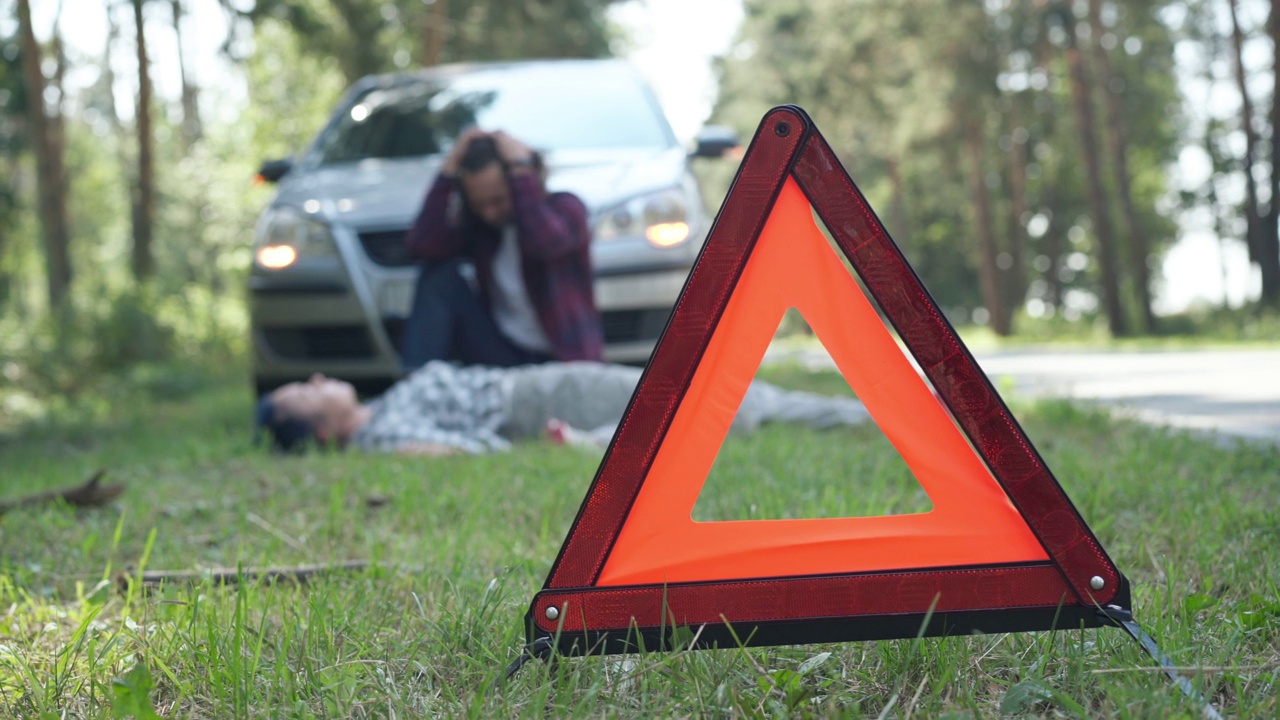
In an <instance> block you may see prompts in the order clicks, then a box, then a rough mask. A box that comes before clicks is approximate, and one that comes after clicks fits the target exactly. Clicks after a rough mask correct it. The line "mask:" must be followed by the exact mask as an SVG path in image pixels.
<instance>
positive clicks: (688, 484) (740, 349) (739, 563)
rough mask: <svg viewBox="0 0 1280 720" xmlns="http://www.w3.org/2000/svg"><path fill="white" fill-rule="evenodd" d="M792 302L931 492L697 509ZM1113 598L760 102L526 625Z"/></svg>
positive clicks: (977, 613)
mask: <svg viewBox="0 0 1280 720" xmlns="http://www.w3.org/2000/svg"><path fill="white" fill-rule="evenodd" d="M814 211H816V212H817V214H818V215H819V217H821V218H822V220H823V222H824V223H825V224H826V226H827V228H828V230H829V231H830V232H831V234H832V237H833V239H834V240H835V244H836V246H837V247H838V248H839V251H840V253H837V251H836V250H835V249H833V248H832V247H831V244H830V243H828V241H827V239H826V237H825V236H824V235H823V234H822V233H821V232H820V231H819V230H818V228H817V226H816V224H815V223H814V220H813V212H814ZM841 254H843V258H842V257H841ZM846 261H847V262H848V264H849V265H850V266H851V267H852V268H853V270H854V271H855V272H857V273H858V276H859V277H860V278H861V280H862V283H863V285H865V287H866V288H867V292H868V293H870V295H871V296H872V297H874V299H875V301H876V302H877V303H878V304H879V306H880V308H881V310H882V311H883V312H884V314H885V316H886V317H887V318H888V320H889V322H891V323H892V324H893V325H894V327H895V328H896V330H897V332H898V335H899V337H901V339H902V341H903V344H904V345H905V346H906V349H907V352H909V353H910V354H911V356H912V357H913V358H914V360H915V362H916V364H917V365H918V366H919V367H920V368H921V370H922V371H923V372H924V374H925V376H926V377H928V379H929V381H930V382H932V384H933V386H934V388H935V389H936V391H937V398H935V397H934V394H933V393H932V392H931V391H930V389H929V387H928V386H927V385H926V383H925V382H924V380H923V379H921V377H920V376H919V374H917V372H916V369H915V368H914V367H913V366H912V363H911V362H910V361H909V360H908V358H907V357H906V355H904V353H903V351H902V350H901V349H900V348H899V346H898V343H897V342H896V341H895V339H894V337H893V335H892V334H891V333H890V332H889V330H888V329H887V328H886V327H885V326H884V324H883V323H882V321H881V320H880V318H879V316H878V315H877V313H876V311H875V309H874V307H873V306H872V304H871V302H870V300H869V299H868V298H867V295H866V294H864V292H863V291H862V289H861V288H860V287H859V286H858V284H857V282H855V280H854V278H853V276H852V275H851V274H850V271H849V269H848V268H847V267H846V266H845V262H846ZM791 307H794V308H796V309H797V310H799V312H800V313H801V315H803V316H804V318H805V320H806V321H807V322H808V323H809V325H810V327H812V328H813V330H814V332H815V334H816V335H817V337H818V338H819V340H820V341H821V342H822V343H823V345H824V346H825V347H826V348H827V350H828V352H829V353H830V355H831V357H832V359H833V360H834V361H835V363H836V365H837V367H838V368H839V369H840V371H841V373H842V374H843V375H844V377H845V379H846V380H847V381H848V382H849V384H850V386H851V387H852V388H853V390H854V392H855V393H857V395H858V398H859V399H860V400H862V401H863V403H864V404H865V405H866V407H867V410H868V412H869V413H870V414H871V416H872V418H873V419H874V420H875V422H876V423H877V424H878V425H879V427H880V428H881V430H883V431H884V433H885V435H886V437H888V439H889V441H890V442H891V443H892V444H893V445H894V447H895V448H896V449H897V450H898V452H899V453H900V454H901V455H902V458H903V459H904V461H905V462H906V463H907V466H908V467H909V468H910V469H911V471H912V472H913V473H914V475H915V477H916V479H917V480H918V481H919V482H920V484H921V486H922V487H923V488H924V490H925V492H926V493H927V494H928V495H929V498H930V500H931V501H932V503H933V510H931V511H930V512H927V513H916V514H909V515H895V516H885V517H869V518H868V517H862V518H822V519H800V520H750V521H725V522H695V521H694V520H693V519H692V511H693V506H694V504H695V503H696V502H697V499H698V495H699V493H700V492H701V490H702V486H703V484H704V482H705V480H706V478H707V475H708V473H709V472H710V470H711V467H712V465H713V464H714V462H715V458H716V456H717V454H718V453H719V450H720V447H721V445H722V443H723V442H724V439H725V437H726V435H727V433H728V429H729V426H730V424H731V423H732V421H733V419H734V416H735V415H736V413H737V410H738V407H739V405H740V404H741V402H742V399H743V396H744V395H745V393H746V390H747V387H748V385H749V384H750V382H751V380H752V378H753V377H754V375H755V372H756V370H757V368H758V367H759V365H760V362H761V360H762V358H763V357H764V353H765V350H766V348H767V347H768V344H769V341H770V340H771V339H772V337H773V334H774V330H775V328H776V327H777V325H778V323H779V322H780V321H781V319H782V316H783V314H784V313H785V312H786V310H787V309H788V308H791ZM939 400H941V403H940V402H939ZM942 403H945V405H946V407H945V408H944V406H943V404H942ZM948 409H949V410H950V415H949V414H948ZM953 417H954V421H953V419H952V418H953ZM848 480H849V481H850V482H851V483H854V484H856V482H857V478H849V479H848ZM1115 603H1120V604H1122V605H1124V606H1127V604H1128V584H1127V581H1126V580H1125V579H1124V577H1123V575H1121V573H1120V572H1119V570H1118V569H1117V568H1116V566H1115V565H1114V563H1112V561H1111V560H1110V558H1108V557H1107V555H1106V553H1105V551H1104V550H1103V549H1102V547H1101V545H1100V544H1099V543H1098V541H1097V539H1096V538H1095V537H1094V536H1093V534H1092V532H1091V531H1090V530H1089V528H1088V527H1087V526H1086V525H1085V523H1084V521H1083V519H1082V518H1081V517H1080V515H1079V513H1078V512H1077V511H1076V510H1075V508H1074V506H1072V504H1071V502H1070V500H1069V499H1068V498H1067V496H1066V494H1065V493H1064V492H1063V491H1062V488H1061V487H1060V486H1059V485H1058V482H1057V480H1056V479H1054V477H1053V476H1052V474H1051V473H1050V472H1049V470H1048V468H1047V467H1046V466H1045V464H1044V462H1043V460H1042V459H1041V458H1040V456H1039V454H1038V453H1037V452H1036V451H1035V449H1034V448H1033V447H1032V446H1031V443H1030V442H1029V440H1028V439H1027V438H1026V435H1025V434H1024V433H1023V432H1022V430H1021V428H1020V427H1019V426H1018V423H1017V422H1016V420H1014V418H1013V416H1012V415H1011V413H1010V412H1009V410H1008V408H1007V407H1006V406H1005V404H1004V402H1003V401H1002V400H1001V399H1000V397H999V396H998V395H997V394H996V392H995V390H994V388H993V387H992V386H991V383H990V382H989V381H988V379H987V378H986V376H985V375H984V374H983V373H982V371H981V370H980V369H979V368H978V366H977V364H976V363H975V362H974V360H973V357H972V356H971V355H970V354H969V352H968V350H967V349H966V348H965V347H964V345H963V343H962V342H961V341H960V339H959V337H958V336H957V335H956V334H955V331H954V330H953V329H952V328H951V326H950V324H949V323H947V321H946V319H945V318H944V317H943V315H942V313H941V312H940V311H939V309H938V307H937V304H936V303H935V302H934V301H933V299H932V298H931V297H930V296H929V294H928V292H927V291H926V290H925V289H924V287H923V285H922V284H921V283H920V280H919V278H917V277H916V275H915V273H914V272H913V271H912V270H911V268H910V266H909V265H908V264H907V262H906V259H905V258H904V257H903V255H902V253H901V252H900V251H899V250H898V248H897V246H896V245H895V244H894V243H893V241H892V240H891V239H890V238H889V236H888V234H887V233H886V232H885V230H884V228H883V226H882V225H881V224H880V222H879V220H878V219H877V218H876V217H875V214H874V213H873V212H872V211H871V208H870V207H869V206H868V205H867V203H866V200H865V198H863V196H862V194H861V193H860V192H859V191H858V189H857V187H856V186H855V185H854V184H853V182H852V180H851V179H850V178H849V176H848V175H847V173H845V171H844V168H843V167H842V166H841V165H840V163H839V161H838V160H837V159H836V157H835V154H834V153H833V152H832V151H831V148H830V147H829V146H828V145H827V143H826V141H825V140H824V139H823V138H822V136H821V134H820V133H818V131H817V129H816V128H815V127H814V126H813V124H812V122H811V121H810V120H809V118H808V116H807V115H806V114H805V113H804V112H803V111H802V110H800V109H799V108H795V107H791V106H785V107H780V108H775V109H774V110H772V111H771V112H770V113H769V114H768V115H766V116H765V118H764V120H763V122H762V123H761V126H760V129H759V130H758V131H757V132H756V135H755V138H754V139H753V141H752V143H751V146H750V148H749V149H748V151H747V153H746V155H745V156H744V158H743V162H742V166H741V168H740V169H739V173H738V177H737V178H736V179H735V181H734V184H733V186H732V187H731V189H730V191H729V194H728V197H727V198H726V199H725V203H724V205H723V207H722V208H721V211H720V214H719V216H718V217H717V219H716V223H715V226H714V227H713V228H712V231H711V233H710V235H709V237H708V239H707V243H706V245H705V246H704V248H703V250H702V254H701V255H700V256H699V259H698V262H697V264H696V265H695V267H694V269H693V271H692V273H691V274H690V277H689V280H688V282H687V284H686V285H685V288H684V291H683V293H682V294H681V297H680V300H679V301H678V302H677V304H676V308H675V310H674V311H673V313H672V317H671V320H670V321H669V323H668V326H667V329H666V331H665V332H664V333H663V336H662V339H661V340H660V341H659V343H658V346H657V347H656V348H655V350H654V354H653V357H652V358H651V359H650V362H649V365H648V367H647V368H646V370H645V373H644V375H643V377H642V378H641V380H640V383H639V385H638V386H637V388H636V392H635V395H634V396H633V397H632V400H631V404H630V406H629V407H628V409H627V412H626V414H625V415H624V417H623V421H622V423H621V424H620V426H619V429H618V432H617V434H616V436H615V437H614V440H613V443H612V444H611V446H610V448H609V450H608V452H607V453H606V455H605V458H604V460H603V462H602V464H601V466H600V470H599V471H598V473H597V475H596V479H595V481H594V482H593V483H592V486H591V489H590V490H589V491H588V494H587V497H586V498H585V500H584V502H583V505H582V508H581V510H580V511H579V514H578V517H577V519H576V520H575V522H574V524H573V527H572V528H571V529H570V531H569V535H568V537H566V539H565V543H564V546H563V547H562V548H561V551H560V556H559V557H558V558H557V560H556V562H555V564H554V565H553V567H552V569H551V572H550V574H549V575H548V577H547V581H546V583H545V585H544V587H543V589H542V591H541V592H539V593H538V594H537V595H536V596H535V597H534V599H533V602H532V604H531V607H530V610H529V616H528V624H529V629H530V635H531V637H530V641H531V642H533V641H535V640H536V639H537V638H547V639H553V638H554V639H556V640H555V642H558V644H559V646H560V648H561V649H562V650H563V651H566V652H621V651H629V650H634V649H636V648H637V647H640V646H647V647H659V646H663V644H664V643H666V642H667V639H668V638H667V633H669V631H670V628H671V627H672V626H678V625H696V626H698V627H699V635H698V637H699V643H700V644H704V645H707V644H723V643H734V644H737V643H746V644H777V643H793V642H813V641H831V640H844V639H871V638H882V637H902V636H907V637H913V636H916V635H918V634H919V633H921V632H924V633H926V634H951V633H957V632H972V631H986V632H996V631H1013V630H1028V629H1044V628H1048V627H1051V626H1053V625H1055V624H1057V625H1059V626H1078V625H1081V624H1085V625H1091V626H1092V625H1100V624H1106V621H1105V619H1104V618H1103V617H1101V616H1099V615H1098V613H1097V612H1096V609H1097V607H1098V606H1100V605H1105V604H1115ZM653 643H656V645H655V644H653Z"/></svg>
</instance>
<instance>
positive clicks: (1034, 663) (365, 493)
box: [0, 366, 1280, 718]
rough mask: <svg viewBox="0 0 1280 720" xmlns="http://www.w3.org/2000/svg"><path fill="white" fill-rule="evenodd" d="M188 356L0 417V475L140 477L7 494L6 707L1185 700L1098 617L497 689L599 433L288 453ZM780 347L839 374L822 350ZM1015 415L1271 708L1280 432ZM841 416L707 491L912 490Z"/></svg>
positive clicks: (1097, 713) (188, 709) (944, 705)
mask: <svg viewBox="0 0 1280 720" xmlns="http://www.w3.org/2000/svg"><path fill="white" fill-rule="evenodd" d="M186 372H187V376H188V380H187V381H183V382H170V383H165V382H136V381H135V382H132V383H130V384H129V385H128V386H127V387H125V388H116V389H114V390H112V391H111V392H110V393H106V394H104V395H103V397H109V398H110V402H105V401H100V402H98V403H97V404H93V403H90V404H89V406H88V407H90V409H89V410H86V411H85V412H82V413H75V412H66V413H61V414H58V415H57V416H56V417H52V418H51V419H49V420H47V421H45V422H44V423H43V424H41V425H39V426H28V427H25V428H23V429H20V430H17V431H14V432H11V433H10V434H9V435H7V436H3V437H0V496H3V497H12V496H15V495H19V494H25V493H28V492H33V491H37V490H42V489H47V488H53V487H59V486H65V485H71V484H75V483H78V482H79V481H81V480H82V479H84V477H86V476H87V475H88V474H90V473H91V472H93V471H94V470H97V469H99V468H102V469H105V470H106V471H107V473H108V478H109V479H112V480H115V481H119V482H124V483H127V485H128V490H127V491H126V493H125V495H124V496H123V498H122V499H121V500H120V501H118V502H117V503H115V504H114V505H112V506H110V507H107V508H101V509H96V510H82V511H75V510H72V509H70V508H67V507H62V506H49V507H44V508H38V509H27V510H20V511H14V512H11V513H9V514H7V515H3V516H0V620H2V621H0V716H13V717H24V718H25V717H32V718H54V717H83V718H97V717H102V718H107V717H128V716H136V717H140V718H147V717H154V716H155V715H159V716H163V717H237V718H240V717H285V718H309V717H400V718H403V717H418V716H426V715H444V716H451V717H453V716H456V717H503V716H537V717H546V716H553V717H576V716H593V717H594V716H600V715H609V716H621V717H652V716H688V715H699V716H704V715H712V716H750V717H764V716H769V717H773V716H803V715H813V716H854V717H856V716H863V715H870V716H882V717H888V716H896V717H908V716H917V717H953V718H961V717H992V716H998V715H1004V714H1015V715H1026V714H1031V715H1040V716H1051V717H1055V716H1056V717H1195V716H1198V714H1199V712H1198V709H1197V707H1196V706H1195V705H1193V704H1191V703H1189V702H1187V701H1186V700H1185V699H1184V698H1183V696H1182V695H1181V693H1179V692H1178V691H1177V690H1176V689H1175V688H1174V687H1173V686H1172V685H1171V684H1170V683H1169V682H1168V681H1167V680H1166V679H1165V678H1164V677H1163V676H1162V675H1160V674H1158V673H1155V672H1151V670H1152V663H1151V662H1150V661H1149V660H1148V659H1147V658H1146V657H1145V655H1143V654H1142V653H1141V651H1140V650H1139V648H1138V647H1137V646H1136V644H1134V643H1132V642H1131V641H1129V640H1128V639H1127V638H1125V637H1124V636H1123V635H1122V634H1121V633H1120V632H1119V631H1117V630H1114V629H1105V628H1104V629H1099V630H1086V631H1079V630H1076V631H1067V632H1054V633H1025V634H1016V635H998V636H985V637H969V638H941V639H925V640H899V641H885V642H873V643H846V644H836V645H812V646H798V647H782V648H761V649H750V650H736V649H734V650H720V651H698V652H675V653H666V654H651V655H641V656H631V657H625V658H619V657H613V658H588V659H572V660H567V661H564V662H559V663H555V664H553V665H543V664H540V663H534V664H530V665H529V666H527V667H526V668H525V669H524V671H523V672H522V673H521V674H520V675H519V676H517V678H516V679H515V680H514V681H513V682H511V683H509V684H507V685H504V686H502V687H497V686H495V683H494V681H495V678H496V677H497V675H498V673H499V672H500V670H501V669H502V668H503V667H504V666H505V665H506V664H507V663H508V662H510V661H511V660H512V659H513V658H514V657H515V655H516V653H517V652H518V649H519V647H520V646H521V644H522V641H523V628H522V617H523V614H524V612H525V610H526V608H527V604H528V602H529V600H530V599H531V598H532V596H533V594H534V592H535V591H536V590H537V589H538V588H539V587H540V586H541V583H542V581H543V579H544V578H545V574H546V572H547V569H548V567H549V565H550V563H551V561H552V559H553V558H554V557H555V555H556V552H557V551H558V550H559V547H560V543H561V541H562V540H563V536H564V533H565V532H566V530H567V528H568V526H569V524H570V523H571V521H572V520H573V517H574V515H575V514H576V512H577V509H578V505H579V503H580V502H581V500H582V496H583V493H584V492H585V489H586V487H587V484H588V483H589V482H590V480H591V478H592V476H593V474H594V471H595V468H596V464H597V461H598V458H597V457H596V456H594V455H593V454H591V453H586V452H583V451H580V450H575V449H571V448H562V447H553V446H549V445H544V444H538V443H535V444H529V445H524V446H520V447H518V448H517V449H516V450H515V451H513V452H511V453H507V454H503V455H495V456H489V457H479V458H446V459H430V458H414V457H395V456H361V455H356V454H314V455H311V456H307V457H277V456H273V455H270V454H268V453H265V452H263V451H261V450H259V449H256V448H254V447H253V446H252V444H251V443H250V441H249V431H248V427H249V423H250V398H249V394H248V391H247V387H246V385H247V384H246V383H244V382H243V381H242V380H240V379H238V378H227V377H216V376H215V377H206V376H203V375H200V374H199V373H196V372H193V371H186ZM770 372H772V373H773V375H772V379H774V380H776V381H778V382H781V383H784V384H788V385H791V386H806V387H813V388H816V389H823V390H838V389H839V388H840V387H841V386H842V381H841V380H840V378H838V377H833V376H832V374H831V373H829V372H828V373H822V372H819V373H808V372H800V371H797V370H796V369H795V368H793V367H787V366H781V367H778V368H776V369H773V370H771V371H770ZM181 374H182V373H177V375H181ZM160 375H161V376H163V375H164V374H163V373H161V374H160ZM1015 411H1016V412H1017V413H1018V415H1019V417H1020V418H1021V419H1022V420H1023V422H1024V424H1025V426H1026V427H1027V430H1028V432H1029V434H1030V435H1031V436H1032V439H1033V440H1034V441H1035V442H1036V444H1037V446H1038V448H1039V449H1040V451H1041V452H1042V453H1043V454H1044V455H1045V456H1046V458H1047V460H1048V462H1049V464H1050V466H1051V467H1053V468H1054V470H1055V472H1056V474H1057V475H1058V477H1059V478H1060V480H1061V481H1062V483H1063V485H1064V486H1065V487H1066V489H1067V492H1068V493H1069V495H1070V496H1071V497H1072V498H1073V500H1074V501H1075V503H1076V505H1077V507H1078V508H1079V509H1080V511H1081V513H1082V514H1083V515H1084V517H1085V518H1086V519H1087V520H1088V522H1089V523H1090V524H1091V526H1092V527H1093V529H1094V531H1095V532H1096V533H1097V534H1098V536H1099V537H1100V539H1101V540H1102V542H1103V544H1104V545H1105V546H1106V547H1107V548H1108V550H1109V551H1110V553H1111V554H1112V556H1113V558H1114V559H1115V560H1116V561H1117V563H1118V564H1119V565H1120V567H1121V568H1122V569H1123V570H1124V571H1125V572H1126V574H1127V575H1128V576H1129V578H1130V580H1131V581H1132V582H1133V585H1134V594H1135V611H1136V614H1137V617H1138V619H1139V620H1140V621H1141V622H1142V623H1143V624H1144V626H1145V627H1146V628H1147V630H1148V631H1149V632H1151V633H1152V634H1153V635H1155V636H1156V637H1157V638H1158V639H1159V640H1160V642H1161V646H1162V648H1163V649H1164V650H1165V652H1166V653H1168V654H1169V655H1170V656H1171V657H1172V658H1173V659H1174V660H1175V662H1177V663H1178V664H1179V665H1182V666H1187V667H1202V668H1206V669H1205V670H1204V671H1202V672H1195V673H1192V677H1193V679H1194V680H1195V682H1196V683H1197V684H1198V686H1199V687H1200V688H1201V689H1202V690H1203V691H1204V692H1205V694H1206V695H1207V696H1209V697H1211V698H1212V699H1213V700H1214V702H1215V703H1216V704H1217V705H1218V707H1219V708H1220V709H1221V710H1223V711H1224V712H1225V713H1226V714H1228V715H1234V716H1239V717H1259V718H1270V717H1276V716H1277V715H1280V702H1278V701H1277V696H1278V695H1280V693H1278V692H1277V686H1276V674H1277V672H1278V671H1280V589H1278V588H1277V584H1278V583H1280V549H1278V548H1280V483H1278V482H1277V481H1276V478H1277V475H1278V474H1280V451H1278V450H1277V449H1276V448H1274V447H1258V446H1249V445H1243V444H1242V445H1239V446H1235V447H1230V448H1222V447H1217V446H1215V444H1214V443H1213V442H1211V441H1209V440H1205V439H1202V438H1198V437H1194V436H1191V435H1188V434H1184V433H1176V432H1170V431H1166V430H1161V429H1153V428H1148V427H1145V426H1141V425H1137V424H1133V423H1129V422H1118V421H1113V420H1111V419H1110V418H1108V417H1107V416H1105V415H1104V414H1102V413H1100V412H1098V411H1095V410H1090V409H1084V408H1081V407H1077V406H1073V405H1069V404H1064V403H1043V404H1038V405H1034V406H1016V407H1015ZM835 438H836V436H835V435H831V434H817V433H811V432H808V431H803V430H797V429H794V428H766V429H765V430H764V431H763V432H761V433H759V434H757V435H755V436H753V437H752V438H750V439H748V440H738V439H735V438H731V439H730V441H729V442H728V444H727V445H726V447H725V449H724V452H722V454H721V457H720V459H719V460H718V462H717V466H716V469H715V470H714V471H713V477H712V479H711V481H709V482H708V489H707V493H706V494H705V495H704V497H703V498H702V500H700V503H699V512H708V513H711V516H717V517H752V516H756V515H753V514H752V513H753V512H755V513H760V514H761V515H762V516H775V517H785V516H804V515H813V514H815V513H819V512H827V513H830V514H876V513H881V512H901V511H904V510H905V511H911V510H913V509H919V505H920V503H921V502H922V500H921V498H920V497H919V490H918V488H917V487H915V486H914V483H913V482H912V481H910V478H909V477H908V478H904V477H903V476H902V467H901V460H900V459H898V458H897V457H896V454H895V453H894V452H893V450H892V449H891V448H890V447H888V446H887V444H886V443H885V442H884V441H883V439H882V438H881V437H879V436H878V433H877V431H875V430H874V428H860V429H858V430H857V431H856V433H855V436H854V439H853V441H852V442H849V441H836V439H835ZM833 463H844V464H846V465H848V466H849V467H857V468H862V469H863V472H862V473H861V474H860V478H861V480H860V482H861V483H864V484H865V485H864V486H859V488H858V490H859V492H856V493H836V494H832V493H831V492H830V489H829V487H827V486H826V483H827V482H828V478H829V473H828V468H830V467H832V466H833ZM735 482H736V483H738V484H737V485H735V484H734V483H735ZM371 500H372V501H374V502H371ZM744 500H745V501H746V502H744ZM383 501H386V502H383ZM703 501H706V507H705V508H704V507H703ZM923 502H926V503H927V499H924V500H923ZM833 506H834V507H833ZM753 507H754V508H755V509H754V510H753V509H752V508H753ZM347 559H367V560H370V561H372V563H373V566H372V568H371V569H369V570H368V571H365V572H359V573H348V574H341V575H332V576H328V577H325V578H322V579H320V580H318V581H316V582H313V583H311V584H309V585H307V586H305V587H291V586H284V585H277V586H271V585H265V584H253V583H248V584H241V585H239V586H234V587H214V586H212V585H210V584H208V583H204V584H199V585H196V586H185V585H171V586H167V587H165V588H164V589H163V590H161V591H158V592H148V593H143V592H142V591H140V590H138V589H136V588H137V586H136V585H133V586H130V587H132V588H134V589H132V590H130V589H121V586H119V585H118V584H116V583H115V582H114V578H115V577H116V575H117V574H118V573H121V572H125V573H137V572H139V571H141V570H142V569H143V568H146V569H191V568H207V567H218V566H230V567H236V566H243V567H250V566H259V565H269V564H270V565H285V564H294V563H323V562H329V561H338V560H347Z"/></svg>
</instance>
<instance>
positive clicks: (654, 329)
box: [601, 308, 671, 343]
mask: <svg viewBox="0 0 1280 720" xmlns="http://www.w3.org/2000/svg"><path fill="white" fill-rule="evenodd" d="M670 314H671V308H643V309H639V310H613V311H610V312H605V313H602V316H601V321H602V322H603V323H604V341H605V342H606V343H616V342H633V341H636V340H656V339H657V338H658V336H659V335H661V334H662V329H663V328H664V327H666V325H667V316H668V315H670Z"/></svg>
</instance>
